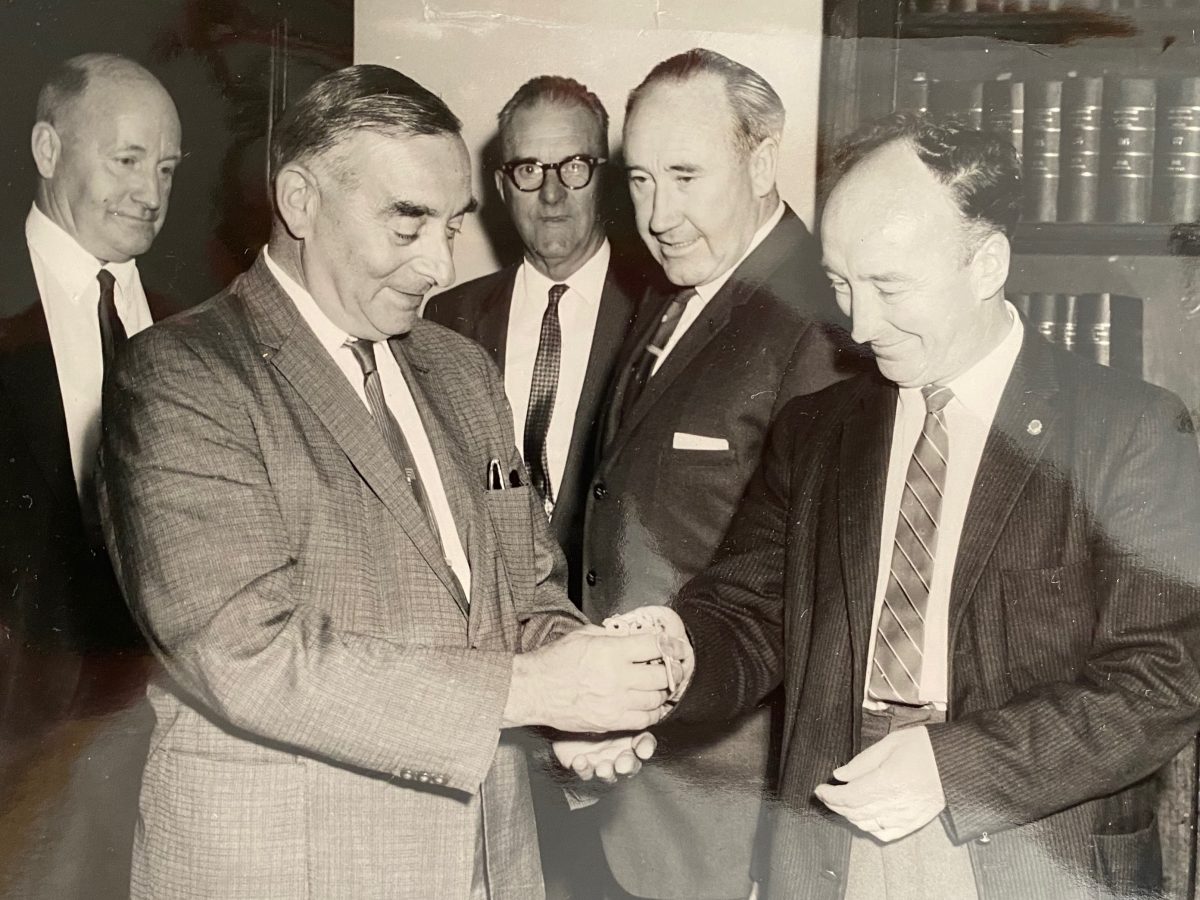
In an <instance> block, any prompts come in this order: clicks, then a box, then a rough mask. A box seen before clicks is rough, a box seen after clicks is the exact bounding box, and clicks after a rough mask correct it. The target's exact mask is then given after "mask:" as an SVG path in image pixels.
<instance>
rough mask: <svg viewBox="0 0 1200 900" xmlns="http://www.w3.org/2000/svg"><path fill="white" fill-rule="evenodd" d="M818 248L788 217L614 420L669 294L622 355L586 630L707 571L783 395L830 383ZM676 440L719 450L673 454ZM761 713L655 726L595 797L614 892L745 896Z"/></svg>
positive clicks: (598, 497) (590, 534)
mask: <svg viewBox="0 0 1200 900" xmlns="http://www.w3.org/2000/svg"><path fill="white" fill-rule="evenodd" d="M819 259H820V257H819V250H818V248H817V244H816V241H815V240H814V239H813V237H812V236H811V235H810V234H809V232H808V229H807V228H805V226H804V223H803V222H801V221H800V219H799V218H798V217H797V216H796V215H795V213H793V212H792V211H791V210H790V209H788V210H786V211H785V213H784V216H783V219H782V220H781V221H780V222H779V224H778V225H777V226H776V227H775V228H774V229H773V230H772V231H771V233H770V234H768V235H767V237H766V239H765V240H764V241H763V242H762V243H761V244H760V245H759V246H758V247H757V248H756V249H755V250H754V252H753V253H751V254H750V256H749V257H747V259H746V260H745V261H744V262H743V263H742V264H741V265H740V266H739V267H738V268H737V269H736V270H735V271H734V273H733V275H732V277H731V278H730V279H729V281H728V282H727V283H726V284H725V285H724V286H723V287H722V288H721V290H720V291H718V292H717V294H716V295H715V296H714V297H713V298H712V300H711V301H710V302H709V303H708V305H707V306H706V307H705V309H704V311H703V313H702V314H701V317H700V318H699V319H697V320H696V321H695V322H694V323H693V324H692V325H691V327H690V328H689V329H688V331H687V332H686V333H685V334H684V335H683V337H682V338H681V339H680V341H679V343H678V344H677V345H676V346H675V347H674V349H672V351H671V354H670V355H669V356H668V357H667V358H666V360H665V362H664V363H663V365H662V367H661V369H660V370H659V371H658V373H657V374H655V375H654V376H653V377H652V378H651V379H650V380H649V382H647V385H646V387H645V389H644V391H643V393H642V395H641V396H640V397H639V398H638V400H637V403H636V404H635V405H634V406H633V407H632V409H631V410H630V412H629V415H628V416H627V417H626V418H625V419H624V420H621V421H618V416H617V411H618V410H620V409H621V407H622V403H623V398H624V393H625V390H626V386H627V382H628V379H629V373H630V372H631V371H632V369H633V366H634V365H635V363H636V362H637V361H638V360H640V359H641V357H642V354H643V353H644V348H645V346H646V344H647V342H648V341H649V340H650V337H651V335H652V334H653V332H654V330H655V329H656V327H657V325H658V322H659V320H660V319H661V316H662V310H663V307H664V305H665V304H666V303H667V302H669V295H666V296H663V297H659V298H656V303H655V304H654V305H653V306H647V307H645V309H644V313H643V315H642V316H641V317H639V323H638V326H637V327H636V328H635V330H634V333H633V334H632V335H631V339H630V341H629V342H628V344H627V345H626V347H625V349H624V351H623V355H622V360H621V362H620V363H618V365H619V366H620V371H621V375H620V376H619V378H618V381H617V383H616V385H615V389H614V396H613V398H612V400H611V401H610V404H609V408H608V417H607V420H606V424H605V428H604V430H605V444H604V447H603V450H602V454H601V462H600V465H599V468H598V470H597V471H596V474H595V476H594V478H593V481H592V488H591V491H590V493H589V495H588V511H587V526H586V527H587V537H586V542H585V545H584V569H585V572H586V576H585V582H586V584H585V587H584V607H583V609H584V612H585V613H586V614H587V615H588V617H589V618H590V619H592V621H594V622H599V621H601V620H602V619H604V618H605V617H606V616H610V615H613V614H614V613H620V612H625V611H627V610H629V609H631V608H633V607H637V606H641V605H643V604H648V603H661V604H670V603H671V601H672V599H673V598H674V596H675V594H676V592H677V591H678V590H679V588H681V587H682V586H683V584H684V583H685V582H686V581H687V580H688V579H689V578H691V577H692V576H693V575H695V574H696V573H697V572H699V571H701V570H702V569H703V568H704V567H705V566H706V565H708V563H709V561H710V559H711V557H712V553H713V551H714V549H715V548H716V546H717V543H718V542H719V541H720V539H721V536H722V535H723V534H724V533H725V528H726V526H727V525H728V523H729V519H730V517H731V516H732V515H733V511H734V509H735V508H736V506H737V502H738V500H739V499H740V498H741V496H742V492H743V490H744V489H745V487H746V483H747V482H748V481H749V480H750V476H751V474H752V473H753V472H754V469H755V467H756V466H757V464H758V460H759V456H760V454H761V451H762V443H763V440H764V438H765V435H766V432H767V427H768V425H769V424H770V422H771V420H772V419H773V418H774V417H775V414H776V413H777V412H778V410H779V409H780V408H781V407H782V406H783V405H784V404H785V403H786V402H787V401H788V400H790V399H791V398H792V397H794V396H796V395H798V394H805V393H809V392H811V391H815V390H818V389H820V388H823V387H825V386H827V385H828V384H829V383H830V382H832V381H834V380H836V379H837V378H838V377H840V376H839V373H838V371H837V356H838V354H837V352H836V350H835V345H834V342H833V340H832V339H831V337H830V333H829V330H828V328H827V323H828V322H829V321H830V320H831V319H832V318H833V316H834V315H835V314H836V309H835V308H834V305H833V302H832V296H831V294H830V292H829V288H828V280H827V279H826V278H825V277H824V275H823V274H822V273H821V270H820V262H819ZM676 433H688V434H692V435H700V436H705V437H710V438H717V439H724V440H726V441H728V445H729V446H728V449H721V450H694V449H675V448H674V443H675V435H676ZM769 728H770V715H769V712H768V710H766V709H764V710H761V711H760V712H758V713H757V714H753V715H749V716H745V717H743V718H742V719H741V720H739V722H738V723H736V724H735V725H730V726H728V727H725V728H713V727H710V726H705V727H703V728H701V729H699V730H695V731H693V730H687V729H679V728H671V727H667V728H664V729H660V730H659V736H660V741H661V742H660V745H659V746H660V750H659V753H658V754H657V755H656V757H655V759H654V760H653V761H652V762H651V763H650V764H649V765H647V766H646V768H645V769H644V770H643V771H642V772H641V773H640V774H639V775H638V777H637V778H636V779H634V780H633V781H631V782H630V783H629V784H625V785H622V786H621V788H620V789H619V790H616V791H613V792H612V793H611V795H610V796H608V797H606V798H605V799H604V801H603V806H604V807H605V813H604V818H605V823H604V826H603V839H604V846H605V851H606V854H607V856H608V860H609V865H610V867H611V868H612V870H613V874H614V875H615V876H616V878H617V879H618V881H620V883H621V885H622V886H623V887H624V888H625V889H626V890H627V891H629V892H630V893H633V894H636V895H638V896H642V897H688V898H704V897H717V898H729V897H735V896H745V895H746V894H748V893H749V891H750V884H749V880H748V872H749V864H750V852H751V844H752V841H753V836H754V832H755V825H756V822H757V818H758V811H759V803H760V799H759V798H760V794H761V792H762V790H763V788H764V782H765V777H766V772H767V769H768V760H767V748H768V743H769V741H768V733H769Z"/></svg>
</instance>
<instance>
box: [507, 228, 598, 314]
mask: <svg viewBox="0 0 1200 900" xmlns="http://www.w3.org/2000/svg"><path fill="white" fill-rule="evenodd" d="M611 253H612V251H611V249H610V248H609V246H608V238H605V239H604V241H603V242H602V243H601V244H600V247H599V249H597V250H596V252H595V253H593V254H592V256H591V259H589V260H588V261H587V262H585V263H584V264H583V265H582V266H580V267H579V269H578V270H576V272H575V274H573V275H572V276H571V277H570V278H564V279H562V280H561V281H554V280H553V279H551V278H547V277H546V276H545V275H543V274H542V273H541V272H539V271H538V270H537V269H536V268H535V267H534V265H533V263H531V262H530V261H529V260H528V259H525V260H524V261H523V262H522V263H521V269H522V271H523V276H522V277H524V279H525V292H526V296H529V297H541V298H545V297H547V296H548V295H549V293H550V288H552V287H554V285H556V284H565V285H567V286H569V287H570V289H571V291H572V292H573V293H576V294H578V295H579V296H580V297H582V298H583V300H584V302H586V303H587V304H588V305H589V306H599V305H600V295H601V294H603V293H604V279H605V278H606V277H607V276H608V260H609V257H610V256H611Z"/></svg>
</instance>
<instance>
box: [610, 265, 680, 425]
mask: <svg viewBox="0 0 1200 900" xmlns="http://www.w3.org/2000/svg"><path fill="white" fill-rule="evenodd" d="M695 296H697V294H696V289H695V288H686V289H685V290H682V291H680V292H679V293H678V294H676V295H675V296H674V297H672V298H671V303H670V304H669V305H668V306H667V309H666V311H665V312H664V313H663V317H662V319H661V320H660V321H659V323H658V327H657V328H656V329H655V330H654V334H653V335H651V336H650V343H648V344H647V345H646V349H645V350H643V351H642V354H641V356H639V357H638V359H637V361H636V362H634V364H633V373H632V374H631V375H630V378H629V384H628V385H627V386H626V388H625V397H624V400H623V401H622V403H621V418H622V419H624V418H625V417H626V416H627V415H629V411H630V410H631V409H633V405H634V404H635V403H637V399H638V397H640V396H641V395H642V391H643V390H644V389H645V387H646V382H647V381H649V380H650V375H651V373H653V371H654V365H655V363H657V362H658V358H659V357H660V356H662V353H663V350H665V349H666V347H667V343H668V342H669V341H670V340H671V335H673V334H674V333H675V329H676V328H678V327H679V320H680V319H682V318H683V311H684V310H685V309H687V305H688V301H689V300H691V299H692V298H693V297H695Z"/></svg>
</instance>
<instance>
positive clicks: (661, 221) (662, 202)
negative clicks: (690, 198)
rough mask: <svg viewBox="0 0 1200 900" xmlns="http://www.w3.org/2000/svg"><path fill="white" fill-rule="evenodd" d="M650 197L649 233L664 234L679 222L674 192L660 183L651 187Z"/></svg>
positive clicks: (677, 205)
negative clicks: (651, 193)
mask: <svg viewBox="0 0 1200 900" xmlns="http://www.w3.org/2000/svg"><path fill="white" fill-rule="evenodd" d="M651 190H652V191H653V195H652V196H651V197H650V221H649V227H650V233H651V234H664V233H666V232H668V231H670V230H671V229H672V228H674V227H675V226H676V225H678V224H679V204H678V203H676V202H675V196H674V192H673V191H670V190H668V189H667V187H665V186H662V185H657V184H656V185H655V186H654V187H653V188H651Z"/></svg>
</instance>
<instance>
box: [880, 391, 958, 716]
mask: <svg viewBox="0 0 1200 900" xmlns="http://www.w3.org/2000/svg"><path fill="white" fill-rule="evenodd" d="M921 393H922V394H924V395H925V423H924V425H923V426H922V428H921V436H920V437H919V438H918V439H917V446H916V447H915V448H914V449H913V455H912V460H911V461H910V462H909V464H908V472H907V474H906V475H905V476H904V493H903V495H902V496H901V498H900V518H899V519H898V520H897V521H896V538H895V541H894V543H893V545H892V563H891V569H890V572H889V573H888V583H887V588H886V589H885V590H884V592H883V609H881V610H880V612H879V627H878V629H877V630H876V632H875V657H874V659H873V660H872V663H871V683H870V689H869V694H870V696H871V697H872V698H873V699H876V700H883V701H889V702H896V703H906V704H909V705H912V706H919V705H920V704H921V663H922V661H923V657H924V650H925V611H926V607H927V606H928V603H929V584H930V581H931V579H932V577H933V559H934V554H935V553H937V530H938V518H939V517H940V515H941V511H942V490H943V488H944V487H945V484H946V463H947V460H949V459H950V438H949V435H948V434H947V433H946V414H945V412H944V411H943V410H944V409H945V408H946V404H947V403H949V402H950V400H951V399H952V398H953V397H954V392H953V391H951V390H950V388H948V387H942V386H939V385H928V386H927V387H924V388H922V389H921Z"/></svg>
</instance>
